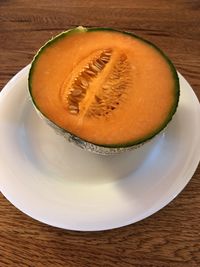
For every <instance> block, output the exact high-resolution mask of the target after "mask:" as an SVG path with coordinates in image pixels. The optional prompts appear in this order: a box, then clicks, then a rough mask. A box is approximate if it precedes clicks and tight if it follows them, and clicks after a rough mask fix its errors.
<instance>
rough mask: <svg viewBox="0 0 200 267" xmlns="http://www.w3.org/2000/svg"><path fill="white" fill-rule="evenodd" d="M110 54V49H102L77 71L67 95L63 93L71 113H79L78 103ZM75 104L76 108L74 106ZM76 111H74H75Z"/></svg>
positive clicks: (107, 60) (103, 66)
mask: <svg viewBox="0 0 200 267" xmlns="http://www.w3.org/2000/svg"><path fill="white" fill-rule="evenodd" d="M111 55H112V50H111V49H105V50H103V51H102V52H101V53H100V55H99V56H98V57H95V58H94V59H93V60H91V61H90V62H89V63H88V64H86V66H85V67H84V68H83V69H82V71H80V72H79V74H78V75H77V77H76V78H74V80H73V81H72V83H71V85H70V89H69V90H67V92H68V93H67V95H64V102H65V103H66V102H67V106H68V110H69V112H70V113H71V114H74V115H75V114H78V113H79V104H80V102H81V101H82V100H83V99H84V98H85V95H86V93H87V90H88V88H89V86H90V83H91V82H92V80H93V79H94V78H96V77H97V76H98V75H99V73H100V72H101V71H102V70H103V69H104V68H105V66H106V64H107V63H108V62H109V60H110V58H111ZM74 106H76V109H75V108H74ZM75 111H76V112H75Z"/></svg>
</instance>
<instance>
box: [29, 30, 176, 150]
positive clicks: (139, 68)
mask: <svg viewBox="0 0 200 267" xmlns="http://www.w3.org/2000/svg"><path fill="white" fill-rule="evenodd" d="M28 81H29V82H28V84H29V86H28V87H29V92H30V96H31V99H32V102H33V104H34V106H35V108H36V110H37V112H38V113H39V115H40V116H41V117H42V118H43V119H44V120H45V121H46V122H47V123H48V124H49V125H50V126H51V127H53V128H54V129H55V130H56V132H57V133H59V134H61V135H63V136H64V137H65V138H66V139H67V140H68V141H70V142H73V143H75V144H76V145H78V146H79V147H81V148H83V149H85V150H88V151H92V152H96V153H99V154H113V153H118V152H123V151H127V150H130V149H133V148H135V147H137V146H139V145H141V144H143V143H145V142H146V141H148V140H150V139H151V138H153V137H154V136H156V135H157V134H158V133H160V132H161V131H162V130H163V129H164V128H165V127H166V126H167V125H168V123H169V122H170V121H171V119H172V117H173V115H174V114H175V112H176V110H177V106H178V101H179V94H180V88H179V79H178V75H177V72H176V69H175V67H174V65H173V64H172V62H171V61H170V60H169V58H168V57H167V56H166V55H165V54H164V53H163V52H162V51H161V50H160V49H159V48H158V47H156V46H155V45H154V44H152V43H151V42H149V41H147V40H144V39H143V38H141V37H138V36H136V35H134V34H131V33H128V32H122V31H119V30H114V29H110V28H83V27H77V28H75V29H71V30H68V31H66V32H63V33H61V34H59V35H58V36H56V37H55V38H53V39H51V40H50V41H48V42H47V43H46V44H45V45H44V46H43V47H42V48H41V49H40V50H39V51H38V53H37V54H36V56H35V57H34V59H33V61H32V64H31V68H30V72H29V79H28Z"/></svg>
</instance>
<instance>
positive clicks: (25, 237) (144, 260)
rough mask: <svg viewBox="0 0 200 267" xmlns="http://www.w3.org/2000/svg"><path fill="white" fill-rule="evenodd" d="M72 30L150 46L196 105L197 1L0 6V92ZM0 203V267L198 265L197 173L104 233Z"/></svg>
mask: <svg viewBox="0 0 200 267" xmlns="http://www.w3.org/2000/svg"><path fill="white" fill-rule="evenodd" d="M77 25H83V26H108V27H115V28H118V29H123V30H129V31H131V32H135V33H136V34H139V35H141V36H142V37H144V38H147V39H149V40H151V41H152V42H154V43H155V44H157V45H158V46H160V47H161V48H162V49H163V50H164V51H165V52H166V53H167V54H168V55H169V56H170V58H171V59H172V61H173V62H174V63H175V65H176V67H177V69H178V70H179V71H180V72H181V73H182V74H183V75H184V76H185V77H186V79H187V80H188V81H189V83H190V84H191V85H192V87H193V89H194V91H195V93H196V94H197V96H198V98H199V99H200V80H199V76H200V27H199V25H200V2H199V0H193V1H184V0H180V1H178V0H176V1H166V0H160V1H158V0H156V1H153V0H145V1H141V0H140V1H131V0H125V1H122V0H120V1H114V0H110V1H109V0H101V1H97V0H95V1H89V0H85V1H77V0H71V1H61V0H58V1H50V0H40V1H37V0H32V1H28V0H0V88H1V89H2V88H3V86H4V85H5V84H6V83H7V81H8V80H9V79H10V78H11V77H12V76H13V75H14V74H15V73H17V72H18V71H19V70H20V69H21V68H22V67H24V66H26V65H27V64H29V63H30V61H31V59H32V57H33V55H34V54H35V52H36V51H37V50H38V48H39V47H40V46H41V45H42V44H43V43H44V42H45V41H47V40H48V39H50V38H51V37H52V36H55V35H56V34H57V33H59V32H60V31H63V30H66V29H68V28H71V27H74V26H77ZM0 164H1V163H0ZM0 175H1V174H0ZM0 201H1V205H0V267H4V266H12V267H15V266H17V267H18V266H22V267H25V266H31V267H32V266H34V267H35V266H38V267H40V266H41V267H43V266H48V267H49V266H50V267H51V266H52V267H54V266H55V267H56V266H67V267H90V266H91V267H94V266H95V267H96V266H97V267H98V266H105V267H117V266H120V267H123V266H127V267H132V266H144V267H145V266H149V267H150V266H158V267H162V266H164V267H165V266H166V267H168V266H170V267H175V266H179V267H185V266H187V267H193V266H200V168H198V169H197V171H196V173H195V175H194V176H193V178H192V180H191V181H190V183H189V184H188V185H187V187H186V188H185V189H184V191H183V192H182V193H181V194H180V195H179V196H178V197H177V198H176V199H175V200H174V201H172V202H171V203H170V204H169V205H168V206H167V207H165V208H164V209H162V210H161V211H159V212H158V213H156V214H154V215H153V216H151V217H149V218H147V219H145V220H143V221H141V222H138V223H136V224H133V225H130V226H127V227H123V228H120V229H115V230H111V231H102V232H94V233H89V232H73V231H65V230H62V229H57V228H53V227H50V226H47V225H45V224H42V223H40V222H37V221H35V220H33V219H31V218H29V217H28V216H26V215H24V214H23V213H21V212H20V211H18V210H17V209H16V208H15V207H14V206H12V205H11V204H10V203H9V202H8V201H7V200H6V199H5V198H4V197H3V195H1V196H0Z"/></svg>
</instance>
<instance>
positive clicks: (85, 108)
mask: <svg viewBox="0 0 200 267" xmlns="http://www.w3.org/2000/svg"><path fill="white" fill-rule="evenodd" d="M112 56H113V60H112V61H111V58H112ZM90 58H91V57H90ZM107 64H111V65H110V67H109V68H108V72H106V71H105V73H104V76H102V78H101V72H102V71H103V69H104V68H105V67H106V66H107ZM98 77H100V78H99V79H100V85H98V82H97V83H96V84H95V83H94V84H95V87H93V82H95V80H96V78H98ZM66 81H67V82H66V83H64V85H63V87H61V98H62V101H63V105H64V107H65V109H66V110H67V111H68V112H69V113H70V114H71V115H78V114H81V116H86V117H90V118H91V117H92V118H100V117H102V116H103V117H106V118H108V117H109V116H110V114H111V113H113V112H115V110H116V109H118V108H119V106H120V105H121V103H123V102H125V100H126V99H127V90H128V88H130V87H131V85H132V79H131V66H130V63H129V61H128V58H127V56H126V54H125V53H123V52H120V51H117V52H115V51H113V50H112V49H110V48H108V49H104V50H102V51H98V52H97V53H96V55H94V56H93V58H92V59H90V60H88V62H87V63H86V64H85V65H84V66H83V67H82V69H81V71H79V72H78V74H77V75H76V76H75V77H74V78H71V80H66Z"/></svg>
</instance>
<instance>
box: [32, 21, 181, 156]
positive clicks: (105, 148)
mask: <svg viewBox="0 0 200 267" xmlns="http://www.w3.org/2000/svg"><path fill="white" fill-rule="evenodd" d="M100 30H101V31H104V30H105V31H106V30H107V31H114V32H119V33H122V34H127V35H129V36H132V37H134V38H138V39H140V40H141V41H144V42H145V43H147V44H149V45H151V46H152V47H153V48H154V49H156V50H157V51H158V52H159V53H160V54H161V55H162V56H163V57H164V58H165V60H166V61H167V62H168V64H169V67H170V69H171V71H172V73H173V76H174V81H175V90H174V91H175V96H176V100H177V101H176V103H175V104H174V106H173V109H172V110H171V112H170V113H169V115H168V117H167V119H166V120H165V121H164V122H163V124H162V125H161V126H160V128H159V129H157V130H155V132H154V133H151V135H149V136H146V137H145V138H143V139H141V140H137V141H135V142H130V143H124V144H110V145H104V144H102V145H99V144H93V143H90V142H88V141H86V140H83V139H81V138H79V137H78V136H76V135H74V134H72V133H70V132H68V131H66V130H65V129H63V128H61V127H59V126H58V125H56V124H55V123H54V122H52V121H51V120H49V119H48V118H47V117H46V116H45V115H44V114H42V112H41V111H40V110H39V109H38V107H37V105H36V103H35V101H34V99H33V97H32V93H31V76H32V72H33V70H34V63H35V62H36V61H37V59H38V57H39V55H40V54H41V53H42V52H43V50H44V49H45V48H46V47H48V46H49V45H51V44H52V43H53V42H55V41H56V40H58V39H60V38H63V37H64V36H67V35H69V34H74V33H76V32H87V31H100ZM28 89H29V94H30V98H31V101H32V103H33V105H34V107H35V109H36V111H37V113H38V114H39V116H40V117H41V118H42V119H43V120H44V121H45V122H46V123H47V124H48V125H49V126H50V127H51V128H53V129H54V130H55V132H56V133H57V134H59V135H61V136H63V137H64V138H65V139H66V140H67V141H68V142H70V143H73V144H75V145H77V146H78V147H80V148H81V149H84V150H87V151H90V152H94V153H96V154H101V155H112V154H118V153H121V152H125V151H130V150H133V149H137V148H138V147H140V146H142V145H143V144H144V143H146V142H148V141H150V140H151V139H152V138H154V137H155V136H157V135H158V134H159V133H160V132H161V131H163V130H164V129H165V128H166V127H167V125H168V124H169V122H170V121H171V120H172V118H173V115H174V114H175V113H176V110H177V107H178V103H179V96H180V85H179V78H178V74H177V72H176V69H175V67H174V65H173V63H172V62H171V61H170V59H169V58H168V57H167V56H166V55H165V54H164V52H163V51H162V50H161V49H160V48H158V47H157V46H156V45H154V44H153V43H151V42H149V41H148V40H145V39H143V38H141V37H139V36H137V35H135V34H132V33H129V32H123V31H119V30H115V29H112V28H84V27H82V26H79V27H77V28H74V29H70V30H68V31H65V32H62V33H60V34H59V35H57V36H56V37H54V38H52V39H51V40H49V41H48V42H47V43H46V44H45V45H44V46H42V47H41V48H40V49H39V51H38V52H37V54H36V55H35V57H34V59H33V61H32V64H31V68H30V71H29V78H28Z"/></svg>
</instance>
